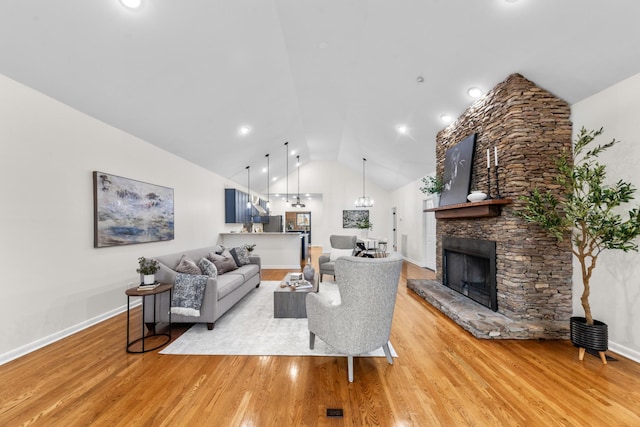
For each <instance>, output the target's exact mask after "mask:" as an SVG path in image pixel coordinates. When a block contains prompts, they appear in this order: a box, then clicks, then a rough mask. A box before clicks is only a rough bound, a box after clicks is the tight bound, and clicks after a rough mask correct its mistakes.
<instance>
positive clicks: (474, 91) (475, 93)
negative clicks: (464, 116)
mask: <svg viewBox="0 0 640 427" xmlns="http://www.w3.org/2000/svg"><path fill="white" fill-rule="evenodd" d="M467 93H468V94H469V96H470V97H472V98H480V96H481V95H482V91H481V90H480V88H477V87H472V88H469V90H468V91H467Z"/></svg>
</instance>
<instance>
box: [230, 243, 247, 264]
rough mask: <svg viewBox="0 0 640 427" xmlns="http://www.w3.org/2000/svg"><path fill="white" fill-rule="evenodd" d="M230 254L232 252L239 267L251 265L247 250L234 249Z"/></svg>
mask: <svg viewBox="0 0 640 427" xmlns="http://www.w3.org/2000/svg"><path fill="white" fill-rule="evenodd" d="M229 252H231V256H232V257H233V260H234V261H235V262H236V265H237V266H238V267H242V266H243V265H247V264H250V263H251V261H249V251H247V249H245V248H233V249H231V250H230V251H229Z"/></svg>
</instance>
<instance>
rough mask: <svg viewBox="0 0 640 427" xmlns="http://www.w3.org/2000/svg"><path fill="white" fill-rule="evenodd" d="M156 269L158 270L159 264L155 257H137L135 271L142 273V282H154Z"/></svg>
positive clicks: (149, 283)
mask: <svg viewBox="0 0 640 427" xmlns="http://www.w3.org/2000/svg"><path fill="white" fill-rule="evenodd" d="M158 270H160V264H159V263H158V261H156V260H155V259H147V258H145V257H140V258H138V268H137V269H136V271H137V272H138V273H140V275H142V284H144V285H153V284H154V283H155V274H156V271H158Z"/></svg>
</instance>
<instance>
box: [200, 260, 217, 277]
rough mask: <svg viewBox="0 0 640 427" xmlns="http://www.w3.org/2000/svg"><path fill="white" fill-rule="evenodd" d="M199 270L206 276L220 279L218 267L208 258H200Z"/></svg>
mask: <svg viewBox="0 0 640 427" xmlns="http://www.w3.org/2000/svg"><path fill="white" fill-rule="evenodd" d="M198 268H200V270H202V273H203V274H206V275H207V276H209V277H211V278H212V279H215V278H216V277H218V269H217V268H216V265H215V264H214V263H213V262H211V261H209V260H208V259H206V258H200V261H198Z"/></svg>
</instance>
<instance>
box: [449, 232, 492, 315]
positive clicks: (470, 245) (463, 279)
mask: <svg viewBox="0 0 640 427" xmlns="http://www.w3.org/2000/svg"><path fill="white" fill-rule="evenodd" d="M442 266H443V268H442V273H443V274H442V284H443V285H445V286H447V287H449V288H451V289H453V290H455V291H457V292H460V293H461V294H463V295H465V296H467V297H469V298H471V299H472V300H474V301H476V302H477V303H479V304H482V305H484V306H485V307H488V308H490V309H491V310H493V311H498V298H497V292H496V242H494V241H491V240H477V239H463V238H458V237H450V236H443V237H442Z"/></svg>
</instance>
